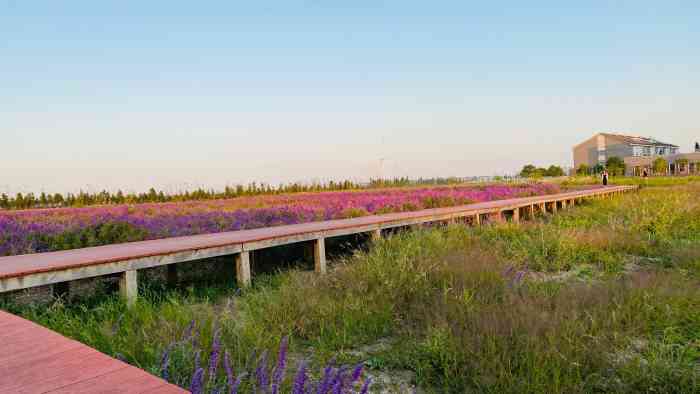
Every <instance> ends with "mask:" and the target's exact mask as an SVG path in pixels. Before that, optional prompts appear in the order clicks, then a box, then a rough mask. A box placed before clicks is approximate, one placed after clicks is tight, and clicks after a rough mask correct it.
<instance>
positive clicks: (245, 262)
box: [236, 250, 251, 287]
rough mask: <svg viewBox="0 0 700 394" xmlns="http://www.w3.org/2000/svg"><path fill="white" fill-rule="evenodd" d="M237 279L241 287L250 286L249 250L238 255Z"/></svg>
mask: <svg viewBox="0 0 700 394" xmlns="http://www.w3.org/2000/svg"><path fill="white" fill-rule="evenodd" d="M236 280H237V281H238V286H240V287H248V286H250V282H251V279H250V252H249V251H247V250H244V251H242V252H241V253H239V254H237V255H236Z"/></svg>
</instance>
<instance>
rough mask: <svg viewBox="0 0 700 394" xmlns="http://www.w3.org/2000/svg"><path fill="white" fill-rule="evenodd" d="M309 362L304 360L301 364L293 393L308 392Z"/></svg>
mask: <svg viewBox="0 0 700 394" xmlns="http://www.w3.org/2000/svg"><path fill="white" fill-rule="evenodd" d="M306 368H307V362H306V360H304V361H302V362H301V364H300V365H299V370H298V371H297V375H296V377H295V378H294V386H293V387H292V394H306V380H307V378H308V376H307V370H306Z"/></svg>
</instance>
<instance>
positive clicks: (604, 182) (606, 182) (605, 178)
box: [601, 170, 609, 186]
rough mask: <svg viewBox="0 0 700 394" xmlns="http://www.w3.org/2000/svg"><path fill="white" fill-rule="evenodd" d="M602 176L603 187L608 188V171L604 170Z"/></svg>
mask: <svg viewBox="0 0 700 394" xmlns="http://www.w3.org/2000/svg"><path fill="white" fill-rule="evenodd" d="M601 175H602V177H603V186H608V177H609V174H608V170H603V173H602V174H601Z"/></svg>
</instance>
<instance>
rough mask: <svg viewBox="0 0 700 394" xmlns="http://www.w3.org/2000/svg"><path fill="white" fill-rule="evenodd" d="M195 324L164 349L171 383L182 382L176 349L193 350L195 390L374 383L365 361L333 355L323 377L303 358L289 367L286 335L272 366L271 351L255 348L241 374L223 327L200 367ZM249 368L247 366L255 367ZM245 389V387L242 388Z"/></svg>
mask: <svg viewBox="0 0 700 394" xmlns="http://www.w3.org/2000/svg"><path fill="white" fill-rule="evenodd" d="M196 333H197V330H196V328H195V324H194V323H191V324H190V326H188V328H187V329H186V330H185V334H184V335H183V337H182V339H181V340H179V341H175V342H173V343H171V344H170V345H168V346H167V347H166V348H165V350H164V351H163V353H162V356H161V365H160V372H161V376H162V377H163V379H165V380H167V381H170V382H171V383H175V384H177V383H181V381H182V380H177V379H175V378H176V377H175V376H174V374H173V373H171V368H172V362H171V361H172V355H173V353H174V352H176V351H180V352H181V353H182V354H191V355H192V356H190V357H191V365H192V367H191V369H190V377H189V390H190V391H191V392H192V393H193V394H215V393H228V394H237V393H242V392H246V393H256V394H257V393H265V394H279V393H283V392H284V391H283V390H285V388H287V389H288V390H290V391H288V392H289V393H292V394H356V393H367V392H368V390H369V387H370V385H371V379H370V378H366V379H364V380H362V375H363V372H364V363H359V364H357V365H355V366H354V367H351V366H347V365H343V366H336V362H335V359H331V360H330V361H329V362H328V363H327V364H326V366H325V367H324V368H323V371H322V374H321V378H320V379H319V380H318V381H313V379H312V377H311V373H310V370H309V363H308V361H306V360H302V361H301V362H300V363H299V364H298V366H297V368H296V371H295V372H294V373H289V372H290V371H288V350H289V338H288V337H284V338H282V340H281V341H280V345H279V350H278V353H277V359H276V362H275V363H274V366H273V367H272V369H271V368H270V362H269V361H270V360H269V353H268V352H267V351H263V352H262V353H261V355H260V356H259V357H257V358H256V356H255V354H256V352H255V351H253V352H252V353H251V359H252V360H256V361H255V362H249V363H248V365H247V366H242V368H241V370H240V371H238V376H236V372H235V371H234V368H233V364H232V362H231V357H230V354H229V352H228V351H227V350H225V349H223V346H222V341H221V339H222V338H221V331H220V330H216V331H215V332H214V334H213V340H212V345H211V350H210V351H209V358H208V362H207V365H208V368H207V369H205V368H203V367H201V364H202V360H201V355H202V354H203V353H205V352H204V349H201V348H199V342H198V341H193V338H196ZM222 352H223V373H222V371H220V369H219V365H220V364H221V363H220V358H221V354H222ZM253 366H254V370H253V371H250V370H248V368H253ZM241 389H244V391H241Z"/></svg>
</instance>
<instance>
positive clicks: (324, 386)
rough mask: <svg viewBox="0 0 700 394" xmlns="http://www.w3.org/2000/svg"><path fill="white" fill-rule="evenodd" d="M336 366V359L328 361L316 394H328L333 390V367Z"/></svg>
mask: <svg viewBox="0 0 700 394" xmlns="http://www.w3.org/2000/svg"><path fill="white" fill-rule="evenodd" d="M334 365H335V358H332V359H331V360H330V361H328V364H327V365H326V368H325V369H324V370H323V376H322V377H321V381H320V382H319V383H318V390H317V391H316V394H326V393H328V391H330V389H331V387H332V386H331V384H332V378H333V366H334Z"/></svg>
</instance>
